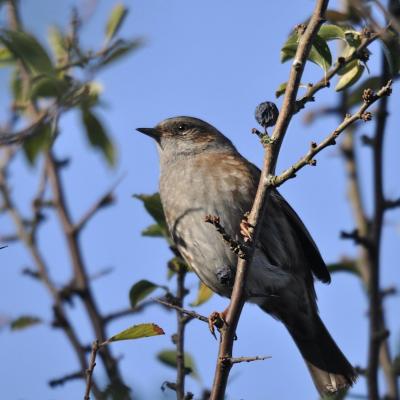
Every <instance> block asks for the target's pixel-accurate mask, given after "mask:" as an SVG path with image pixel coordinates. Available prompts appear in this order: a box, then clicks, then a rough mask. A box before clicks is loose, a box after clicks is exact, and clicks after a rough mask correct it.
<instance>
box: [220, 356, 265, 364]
mask: <svg viewBox="0 0 400 400" xmlns="http://www.w3.org/2000/svg"><path fill="white" fill-rule="evenodd" d="M269 358H272V357H271V356H255V357H230V358H223V359H222V360H221V361H222V362H223V363H227V364H239V363H242V362H253V361H264V360H267V359H269Z"/></svg>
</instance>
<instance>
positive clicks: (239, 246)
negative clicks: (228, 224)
mask: <svg viewBox="0 0 400 400" xmlns="http://www.w3.org/2000/svg"><path fill="white" fill-rule="evenodd" d="M204 221H205V222H207V223H209V224H211V225H214V227H215V229H216V230H217V232H218V233H219V234H220V235H221V236H222V239H224V241H225V242H226V243H227V244H228V246H229V248H230V249H231V250H232V251H233V252H234V253H235V254H236V255H237V256H238V257H239V258H242V259H246V257H247V248H246V246H245V245H244V244H243V243H240V242H239V241H236V240H234V239H233V238H232V237H231V236H230V235H229V234H228V233H227V232H226V231H225V228H224V227H223V226H222V225H221V222H220V218H219V217H218V216H216V215H206V217H205V219H204Z"/></svg>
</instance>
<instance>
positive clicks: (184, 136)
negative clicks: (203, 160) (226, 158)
mask: <svg viewBox="0 0 400 400" xmlns="http://www.w3.org/2000/svg"><path fill="white" fill-rule="evenodd" d="M137 131H139V132H141V133H144V134H145V135H147V136H150V137H152V138H153V139H154V140H155V141H156V142H157V144H158V148H159V151H160V156H161V158H164V159H165V158H170V157H175V158H176V157H178V158H181V157H184V156H190V155H195V154H199V153H202V152H205V151H224V150H225V151H226V150H228V149H234V147H233V145H232V143H231V141H230V140H229V139H227V138H226V137H225V136H224V135H223V134H222V133H221V132H219V131H218V130H217V129H216V128H214V127H213V126H212V125H210V124H209V123H207V122H205V121H202V120H201V119H198V118H193V117H173V118H168V119H165V120H164V121H161V122H160V123H159V124H157V125H156V126H155V127H154V128H137Z"/></svg>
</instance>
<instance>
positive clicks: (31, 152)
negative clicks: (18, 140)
mask: <svg viewBox="0 0 400 400" xmlns="http://www.w3.org/2000/svg"><path fill="white" fill-rule="evenodd" d="M51 143H52V129H51V126H50V124H44V125H40V126H38V127H37V128H36V129H35V132H32V134H31V135H30V136H29V137H28V138H26V139H25V140H24V144H23V146H22V148H23V150H24V153H25V157H26V159H27V160H28V162H29V164H30V165H31V166H32V165H34V164H35V162H36V160H37V157H38V155H39V154H40V153H41V152H42V151H44V150H46V149H48V148H49V147H50V145H51Z"/></svg>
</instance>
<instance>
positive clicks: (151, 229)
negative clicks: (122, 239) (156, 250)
mask: <svg viewBox="0 0 400 400" xmlns="http://www.w3.org/2000/svg"><path fill="white" fill-rule="evenodd" d="M142 235H143V236H150V237H164V236H165V231H164V230H163V228H161V226H160V225H158V224H152V225H149V226H148V227H147V228H146V229H143V231H142Z"/></svg>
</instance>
